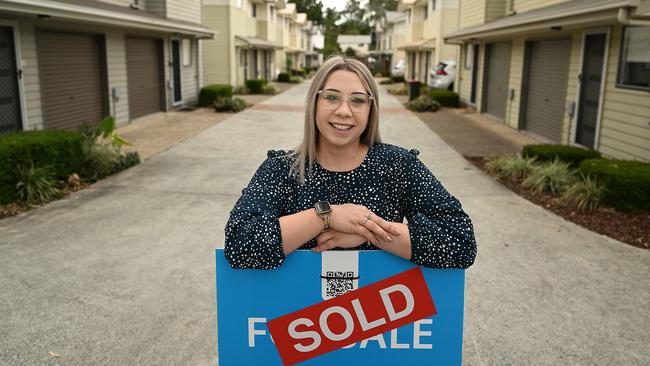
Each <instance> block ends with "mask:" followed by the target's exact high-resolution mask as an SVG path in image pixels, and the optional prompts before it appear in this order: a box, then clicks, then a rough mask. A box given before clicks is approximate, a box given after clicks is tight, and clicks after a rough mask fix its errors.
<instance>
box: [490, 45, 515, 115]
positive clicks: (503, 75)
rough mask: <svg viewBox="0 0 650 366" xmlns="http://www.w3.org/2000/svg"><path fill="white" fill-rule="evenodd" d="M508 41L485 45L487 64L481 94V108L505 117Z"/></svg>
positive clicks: (508, 68)
mask: <svg viewBox="0 0 650 366" xmlns="http://www.w3.org/2000/svg"><path fill="white" fill-rule="evenodd" d="M510 49H511V44H510V43H492V44H489V45H488V46H487V54H486V55H487V65H486V75H485V86H484V87H483V95H484V98H485V100H486V103H485V104H484V107H483V110H484V111H485V112H487V113H489V114H491V115H492V116H495V117H497V118H500V119H501V120H505V119H506V105H507V101H508V82H509V77H510Z"/></svg>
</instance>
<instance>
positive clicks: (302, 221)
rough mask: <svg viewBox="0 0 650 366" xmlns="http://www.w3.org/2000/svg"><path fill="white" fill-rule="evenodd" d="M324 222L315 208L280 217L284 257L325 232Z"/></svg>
mask: <svg viewBox="0 0 650 366" xmlns="http://www.w3.org/2000/svg"><path fill="white" fill-rule="evenodd" d="M323 228H324V225H323V220H322V219H321V218H320V216H318V214H317V213H316V210H315V209H313V208H310V209H307V210H304V211H300V212H297V213H295V214H293V215H287V216H282V217H280V234H281V236H282V249H283V251H284V255H288V254H289V253H291V252H293V251H295V250H296V249H298V248H300V247H301V246H302V245H303V244H305V243H306V242H308V241H310V240H311V239H313V238H315V237H316V235H318V234H319V233H320V232H321V231H323Z"/></svg>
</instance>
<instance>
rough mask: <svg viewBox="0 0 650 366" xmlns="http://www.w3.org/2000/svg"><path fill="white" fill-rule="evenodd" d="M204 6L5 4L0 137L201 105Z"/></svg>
mask: <svg viewBox="0 0 650 366" xmlns="http://www.w3.org/2000/svg"><path fill="white" fill-rule="evenodd" d="M200 4H201V1H200V0H147V1H142V0H110V1H109V0H103V1H99V0H50V1H45V0H0V50H1V51H2V52H0V80H2V83H1V87H0V133H5V132H10V131H16V130H32V129H43V128H55V129H68V130H73V129H78V128H79V127H81V126H82V125H84V124H85V125H89V126H95V125H97V124H98V123H99V122H100V121H101V120H102V119H103V118H104V117H106V116H108V115H112V116H114V117H115V118H116V121H117V124H118V125H123V124H125V123H128V122H130V121H132V120H133V119H135V118H138V117H142V116H145V115H148V114H151V113H156V112H160V111H168V110H170V109H172V108H182V107H184V106H187V105H190V104H194V103H196V101H197V99H198V91H199V86H200V84H201V73H200V65H199V60H200V57H199V44H200V40H202V39H208V38H212V37H213V36H214V32H213V31H211V30H210V29H208V28H206V27H204V26H202V25H201V5H200Z"/></svg>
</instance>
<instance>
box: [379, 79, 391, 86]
mask: <svg viewBox="0 0 650 366" xmlns="http://www.w3.org/2000/svg"><path fill="white" fill-rule="evenodd" d="M393 83H394V81H392V80H391V79H386V80H382V81H380V82H379V84H381V85H386V84H393Z"/></svg>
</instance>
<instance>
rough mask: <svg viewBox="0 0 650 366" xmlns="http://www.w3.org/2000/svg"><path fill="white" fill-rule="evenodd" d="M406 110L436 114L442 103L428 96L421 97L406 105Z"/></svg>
mask: <svg viewBox="0 0 650 366" xmlns="http://www.w3.org/2000/svg"><path fill="white" fill-rule="evenodd" d="M406 108H408V109H410V110H412V111H415V112H435V111H437V110H438V109H440V103H438V102H436V101H435V100H433V99H431V98H429V97H428V96H427V95H421V96H419V97H417V98H415V99H413V100H412V101H410V102H408V103H406Z"/></svg>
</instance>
